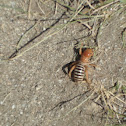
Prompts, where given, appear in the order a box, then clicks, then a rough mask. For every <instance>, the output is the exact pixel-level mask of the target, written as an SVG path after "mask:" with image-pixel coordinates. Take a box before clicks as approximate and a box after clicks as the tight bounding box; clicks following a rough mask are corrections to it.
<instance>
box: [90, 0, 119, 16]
mask: <svg viewBox="0 0 126 126" xmlns="http://www.w3.org/2000/svg"><path fill="white" fill-rule="evenodd" d="M117 2H119V0H117V1H114V2H111V3H108V4H106V5H104V6H101V7H99V8H98V9H95V10H94V11H93V12H92V13H91V15H93V14H94V13H96V12H97V11H99V10H101V9H103V8H105V7H108V6H110V5H112V4H115V3H117Z"/></svg>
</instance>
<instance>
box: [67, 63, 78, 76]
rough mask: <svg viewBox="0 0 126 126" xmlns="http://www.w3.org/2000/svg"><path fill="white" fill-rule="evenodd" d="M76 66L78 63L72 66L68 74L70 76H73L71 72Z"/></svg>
mask: <svg viewBox="0 0 126 126" xmlns="http://www.w3.org/2000/svg"><path fill="white" fill-rule="evenodd" d="M75 67H76V65H73V66H72V68H71V69H70V71H69V73H68V75H69V77H70V78H71V73H72V71H73V70H74V69H75Z"/></svg>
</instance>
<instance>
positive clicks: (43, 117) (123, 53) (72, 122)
mask: <svg viewBox="0 0 126 126" xmlns="http://www.w3.org/2000/svg"><path fill="white" fill-rule="evenodd" d="M32 2H33V1H32ZM31 5H32V6H31V12H32V13H31V14H29V15H27V14H26V13H25V12H22V11H23V10H26V8H28V2H27V1H25V0H24V1H23V0H22V1H21V0H9V1H8V0H4V1H3V0H0V38H1V39H0V57H1V59H3V58H5V59H6V58H8V57H9V56H11V55H12V54H13V53H14V52H15V51H16V48H17V50H18V47H17V44H18V46H19V48H20V47H22V46H23V45H25V46H24V47H23V48H21V49H19V50H18V52H17V53H16V55H19V54H20V53H22V52H24V51H25V50H27V49H29V48H30V47H32V46H33V45H34V44H35V43H37V42H39V41H42V40H43V39H45V38H46V36H47V35H49V34H52V33H54V32H55V31H57V30H58V29H59V26H60V24H63V23H65V22H66V19H65V16H64V14H63V11H64V10H63V9H61V10H58V12H57V13H56V14H54V10H53V8H54V7H55V4H54V3H53V2H49V4H48V5H49V6H47V5H41V6H42V8H43V10H40V8H39V7H38V5H36V3H34V4H33V3H31ZM22 9H23V10H22ZM50 12H53V13H51V14H50ZM27 17H29V20H28V18H27ZM32 18H33V19H40V20H39V21H38V20H36V21H34V20H32ZM63 18H64V19H63ZM46 19H48V20H46ZM51 25H52V26H51ZM100 25H101V26H100V28H99V31H98V34H97V40H95V42H94V41H90V42H88V43H91V44H92V43H93V44H92V45H95V46H96V45H97V46H98V49H97V50H96V54H97V53H98V54H101V56H100V57H99V58H98V60H97V61H96V62H95V63H96V64H97V66H98V68H96V69H93V68H90V69H91V70H90V71H91V72H90V73H89V75H90V76H89V78H90V79H91V80H92V82H93V84H95V83H96V82H99V83H100V84H102V85H104V86H105V87H111V86H113V85H114V84H115V83H116V82H119V83H121V84H123V85H124V84H125V85H126V46H124V41H123V40H122V34H123V33H124V32H125V29H126V11H125V10H123V11H120V12H118V13H117V14H114V15H112V16H111V17H110V18H109V19H107V20H106V21H104V22H103V23H101V24H100ZM49 26H51V27H50V28H49ZM55 26H56V27H55ZM52 27H54V28H53V29H51V28H52ZM29 29H30V30H29ZM86 36H88V30H87V29H86V28H85V27H84V26H83V25H81V24H79V23H71V24H69V25H68V26H67V27H66V28H64V29H62V30H60V31H59V32H58V33H57V34H54V35H53V36H50V37H49V38H46V39H45V40H43V41H42V42H41V43H40V44H39V45H38V46H35V47H34V48H32V49H30V50H28V51H26V52H25V53H23V54H22V55H20V56H19V57H16V55H14V56H12V57H16V58H15V59H13V60H10V61H8V60H1V61H0V125H1V126H98V125H99V126H101V125H104V123H105V120H106V119H105V118H104V117H103V116H104V115H103V114H102V112H101V113H100V111H101V109H102V108H101V107H100V106H99V105H97V104H95V103H94V102H93V101H92V100H89V101H87V102H85V103H84V104H82V105H80V106H79V107H78V108H77V109H75V110H73V111H72V112H70V111H71V110H72V109H73V108H74V107H75V106H77V105H79V104H80V103H82V102H83V101H84V100H85V99H86V98H87V97H88V96H90V94H91V93H90V92H87V93H85V92H86V91H87V84H78V85H77V84H75V83H74V82H72V81H71V80H70V79H69V77H68V76H67V75H66V74H65V73H64V72H63V68H64V66H65V65H66V64H68V63H70V62H71V61H73V60H74V57H75V52H74V47H75V44H76V43H77V42H83V43H84V42H85V37H86ZM20 39H21V41H20ZM124 39H125V42H126V38H124ZM27 42H28V44H26V43H27ZM84 44H85V43H84ZM98 56H99V55H96V56H95V58H94V60H95V59H96V58H97V57H98ZM65 70H66V72H67V67H66V68H65ZM69 112H70V113H69ZM67 113H68V114H67ZM99 113H100V114H99ZM66 114H67V115H66ZM102 117H103V118H102Z"/></svg>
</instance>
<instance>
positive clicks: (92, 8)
mask: <svg viewBox="0 0 126 126" xmlns="http://www.w3.org/2000/svg"><path fill="white" fill-rule="evenodd" d="M86 2H87V4H88V5H89V7H90V8H92V9H95V8H94V7H93V6H92V5H91V4H90V2H89V1H88V0H86Z"/></svg>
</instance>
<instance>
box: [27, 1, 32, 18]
mask: <svg viewBox="0 0 126 126" xmlns="http://www.w3.org/2000/svg"><path fill="white" fill-rule="evenodd" d="M31 3H32V0H29V6H28V19H30V17H31Z"/></svg>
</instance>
